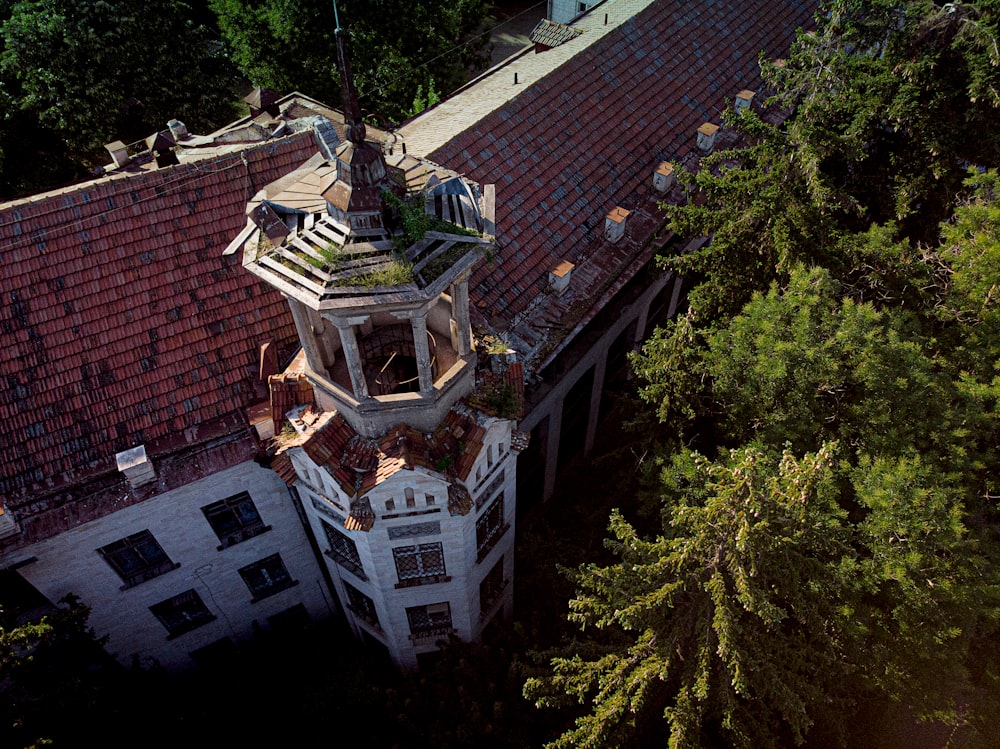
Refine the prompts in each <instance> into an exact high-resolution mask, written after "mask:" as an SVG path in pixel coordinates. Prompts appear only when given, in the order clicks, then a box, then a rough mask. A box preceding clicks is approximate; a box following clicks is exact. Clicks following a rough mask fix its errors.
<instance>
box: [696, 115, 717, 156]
mask: <svg viewBox="0 0 1000 749" xmlns="http://www.w3.org/2000/svg"><path fill="white" fill-rule="evenodd" d="M717 132H719V126H718V125H713V124H712V123H711V122H705V123H702V125H701V127H699V128H698V150H699V151H701V152H702V153H712V149H713V148H715V134H716V133H717Z"/></svg>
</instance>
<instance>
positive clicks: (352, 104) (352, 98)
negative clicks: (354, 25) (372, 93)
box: [333, 0, 366, 143]
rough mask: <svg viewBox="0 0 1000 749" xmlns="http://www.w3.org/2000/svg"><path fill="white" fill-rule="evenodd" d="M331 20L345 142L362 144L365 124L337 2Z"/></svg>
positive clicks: (335, 0)
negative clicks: (340, 91) (341, 101)
mask: <svg viewBox="0 0 1000 749" xmlns="http://www.w3.org/2000/svg"><path fill="white" fill-rule="evenodd" d="M333 18H334V21H335V22H336V24H337V27H336V29H335V30H334V36H335V37H336V39H337V62H338V63H340V79H341V81H340V82H341V89H342V93H341V97H342V98H343V107H344V124H345V125H347V140H349V141H350V142H351V143H364V141H365V135H366V131H365V122H364V119H363V118H362V116H361V105H360V104H359V103H358V92H357V89H355V88H354V77H353V76H352V75H351V63H350V61H349V60H348V58H347V50H346V49H345V47H344V30H343V29H342V28H340V15H339V14H338V13H337V0H333Z"/></svg>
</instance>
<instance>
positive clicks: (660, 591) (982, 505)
mask: <svg viewBox="0 0 1000 749" xmlns="http://www.w3.org/2000/svg"><path fill="white" fill-rule="evenodd" d="M824 10H825V13H824V14H822V15H821V16H818V25H817V28H816V29H815V30H814V31H812V32H810V33H808V34H802V35H801V36H800V38H799V40H798V42H797V43H796V45H795V46H794V48H793V50H792V52H791V54H790V55H789V57H788V59H787V60H786V61H785V62H784V63H781V64H774V63H772V62H770V61H763V68H764V74H765V79H766V82H767V85H768V86H769V87H770V98H769V101H768V105H769V107H770V108H769V110H768V116H767V117H763V116H758V115H757V114H755V113H753V112H749V113H745V114H742V115H730V116H729V125H730V126H732V127H734V128H736V129H737V130H738V131H740V132H741V134H742V140H741V143H740V145H739V146H738V147H736V148H733V149H730V150H727V151H722V152H717V153H715V154H713V155H711V156H709V157H706V158H703V159H702V160H701V165H700V169H699V171H697V172H696V173H694V174H687V173H684V172H683V170H682V171H681V179H682V180H684V181H685V182H686V183H687V186H688V191H689V193H690V194H691V196H692V199H691V200H690V201H689V202H687V203H685V204H682V205H678V206H667V210H668V213H669V216H670V220H671V228H672V229H673V230H674V231H675V232H676V233H678V234H680V235H681V236H688V237H694V236H704V237H709V238H710V241H709V242H707V243H705V244H704V245H703V246H702V247H701V248H700V249H698V250H696V251H694V252H692V253H690V254H687V255H682V256H678V257H668V258H663V259H662V262H663V264H664V265H666V266H668V267H670V268H672V269H674V270H677V271H679V272H681V273H683V274H684V275H685V278H686V280H688V282H689V292H688V300H687V301H688V306H687V309H686V310H685V312H684V313H683V314H681V315H680V316H678V317H677V318H676V319H674V320H671V321H668V323H666V324H665V325H664V326H663V327H662V328H661V329H659V330H657V331H656V333H655V334H654V335H653V336H652V337H651V339H650V340H649V341H648V342H647V343H646V344H645V345H644V347H643V349H642V351H641V352H640V353H639V354H637V355H635V356H633V357H632V364H633V367H634V370H635V372H636V373H637V374H638V375H639V378H640V383H641V384H640V397H641V398H642V400H643V401H644V402H645V403H646V404H647V406H648V407H649V408H651V409H653V410H655V412H656V414H657V416H658V417H659V419H660V422H661V424H660V427H659V428H658V429H657V430H656V431H655V433H654V434H653V439H655V440H656V441H657V443H658V444H659V448H658V449H659V454H658V456H657V458H656V461H655V462H656V464H657V465H658V466H659V470H658V471H656V472H652V473H651V474H650V478H649V488H648V489H646V491H645V494H646V497H647V499H646V502H645V506H646V512H644V513H639V514H638V516H637V520H636V521H629V520H626V519H625V517H624V515H622V514H620V513H617V514H613V515H612V519H611V525H610V530H611V533H612V538H611V539H610V540H609V541H608V542H607V543H608V545H609V549H610V550H611V551H612V552H614V554H615V559H614V560H613V561H612V562H610V563H605V564H589V565H583V566H581V567H579V568H578V569H576V570H574V571H573V572H572V573H571V579H572V581H573V582H574V584H575V586H576V589H577V592H576V594H575V595H574V597H573V598H572V599H571V601H570V614H569V618H570V620H571V621H573V622H575V623H577V624H578V625H579V626H580V627H581V628H582V629H583V638H582V639H581V640H578V641H574V642H570V643H567V645H566V646H565V647H564V648H563V649H562V650H561V651H559V652H558V654H557V655H556V657H555V658H554V659H553V660H552V661H551V665H550V671H549V673H548V674H546V675H543V676H539V677H536V678H535V679H533V680H532V681H530V682H529V683H528V684H527V686H526V694H528V695H529V696H531V697H532V698H534V699H535V700H536V701H537V702H538V704H540V705H550V704H564V703H565V701H566V699H567V698H569V699H571V700H575V701H577V702H578V703H579V704H581V705H582V706H583V708H582V713H581V714H580V715H579V717H578V719H577V720H576V723H575V726H574V727H571V728H569V729H567V731H566V732H565V733H564V734H563V735H562V737H561V738H560V739H558V740H557V741H556V742H555V744H554V745H555V746H576V745H581V746H610V745H613V746H647V745H648V746H662V745H665V744H667V745H669V746H671V747H694V746H787V745H790V744H793V743H795V744H797V743H802V742H803V741H805V740H807V739H808V738H809V737H810V736H812V735H813V734H815V733H816V732H819V733H820V734H822V735H823V736H824V737H825V738H826V739H827V740H831V739H834V738H836V737H839V738H840V741H842V742H843V741H846V737H847V736H849V735H850V732H851V730H852V726H851V716H852V715H853V714H854V712H856V711H857V710H858V709H860V707H861V704H862V703H865V704H868V705H871V704H898V705H901V706H905V708H906V709H907V710H909V711H910V714H912V715H914V716H919V717H922V718H928V719H936V720H940V721H944V722H945V723H947V724H949V725H951V726H963V725H964V726H969V725H972V724H974V723H976V720H977V718H976V716H975V714H974V713H975V710H976V708H975V705H976V701H975V696H976V695H977V694H981V693H989V694H995V693H996V691H995V690H996V683H995V678H994V676H991V672H990V671H989V670H988V669H983V668H981V667H980V666H979V665H977V664H978V661H979V660H980V659H985V661H986V662H988V663H995V662H997V655H998V653H997V652H996V648H995V646H989V645H988V644H987V643H990V642H993V641H994V640H993V639H992V638H994V637H995V633H996V627H997V617H996V614H995V611H996V608H997V599H996V596H997V591H998V590H1000V587H998V583H1000V576H998V572H997V570H998V564H997V563H998V561H1000V545H998V544H997V540H996V539H997V538H998V530H1000V514H998V510H1000V507H998V506H997V499H998V492H997V489H996V486H995V484H996V481H995V476H996V475H997V473H998V471H1000V454H998V452H997V444H998V440H997V437H998V432H997V416H998V414H1000V411H998V403H1000V391H998V389H997V388H998V386H1000V377H998V375H997V373H996V367H997V361H998V360H1000V356H998V354H1000V350H998V348H997V346H998V343H997V342H998V340H1000V336H998V334H1000V330H998V329H997V327H996V325H997V323H998V322H1000V316H998V315H997V312H996V310H997V307H996V304H997V299H996V295H997V293H998V292H997V287H996V285H997V277H998V273H1000V265H998V264H997V263H998V260H997V258H998V257H1000V255H998V254H997V249H998V247H1000V245H998V238H1000V235H998V233H997V232H998V227H1000V223H998V222H1000V207H998V203H997V199H998V197H1000V193H998V190H997V188H998V186H1000V185H998V182H997V180H998V179H1000V177H998V174H997V171H996V169H997V167H1000V141H996V140H995V138H996V135H997V133H998V132H1000V130H998V129H997V127H996V125H997V124H998V123H997V121H996V119H997V117H998V115H1000V95H998V91H1000V87H998V85H997V83H998V79H997V75H998V70H1000V65H998V63H1000V56H998V52H997V49H998V43H997V39H998V34H997V24H998V21H1000V17H998V15H997V10H998V8H997V6H996V4H995V3H993V2H987V1H983V2H971V3H949V4H946V5H943V6H939V5H936V4H934V3H931V2H923V1H922V0H918V1H917V2H901V1H897V0H878V2H860V1H856V0H836V1H834V2H831V3H829V4H828V5H827V6H826V7H825V9H824ZM775 113H781V114H782V116H780V117H775V116H774V114H775ZM980 135H982V137H980ZM692 445H694V446H695V447H696V449H692V447H691V446H692ZM650 518H654V519H655V518H659V519H660V520H659V522H655V521H654V522H650ZM852 703H853V704H854V707H851V705H852ZM859 738H860V739H861V740H864V738H865V737H858V736H857V735H855V736H854V740H855V741H857V740H858V739H859ZM976 741H979V744H976V743H975V742H976ZM989 741H990V737H989V736H988V735H987V734H979V735H978V738H975V737H973V738H970V742H971V743H972V744H973V745H987V744H988V742H989Z"/></svg>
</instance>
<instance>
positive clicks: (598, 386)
mask: <svg viewBox="0 0 1000 749" xmlns="http://www.w3.org/2000/svg"><path fill="white" fill-rule="evenodd" d="M607 367H608V350H607V348H604V349H603V350H602V351H601V356H600V357H599V358H598V359H597V362H596V363H595V364H594V384H593V385H592V386H591V388H590V414H589V416H588V418H587V436H586V438H585V439H584V442H583V454H584V455H589V454H590V451H591V450H593V449H594V439H595V438H596V437H597V422H598V420H599V419H600V416H601V397H602V396H603V394H604V373H605V371H606V370H607Z"/></svg>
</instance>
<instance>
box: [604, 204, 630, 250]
mask: <svg viewBox="0 0 1000 749" xmlns="http://www.w3.org/2000/svg"><path fill="white" fill-rule="evenodd" d="M628 214H629V212H628V211H626V210H625V209H624V208H622V207H621V206H616V207H615V208H613V209H612V211H611V213H609V214H608V215H607V216H605V217H604V238H605V239H607V240H608V241H609V242H617V241H618V240H619V239H621V238H622V237H624V236H625V220H626V219H627V218H628Z"/></svg>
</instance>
